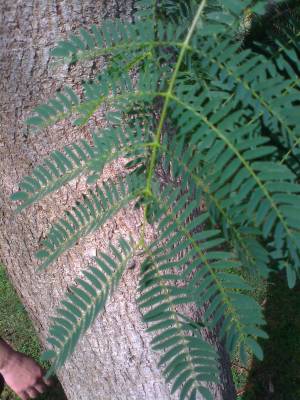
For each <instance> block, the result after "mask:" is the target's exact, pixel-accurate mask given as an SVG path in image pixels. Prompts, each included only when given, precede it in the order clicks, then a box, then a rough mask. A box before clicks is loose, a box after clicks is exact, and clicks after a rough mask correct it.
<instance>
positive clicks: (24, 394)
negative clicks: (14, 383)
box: [17, 392, 29, 400]
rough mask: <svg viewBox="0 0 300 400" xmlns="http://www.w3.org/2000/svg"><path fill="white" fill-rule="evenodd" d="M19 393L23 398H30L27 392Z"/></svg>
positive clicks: (24, 399)
mask: <svg viewBox="0 0 300 400" xmlns="http://www.w3.org/2000/svg"><path fill="white" fill-rule="evenodd" d="M17 395H18V396H19V397H20V399H21V400H28V399H29V396H28V394H27V393H26V392H20V393H17Z"/></svg>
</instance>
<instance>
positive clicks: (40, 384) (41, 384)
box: [34, 380, 47, 393]
mask: <svg viewBox="0 0 300 400" xmlns="http://www.w3.org/2000/svg"><path fill="white" fill-rule="evenodd" d="M34 388H35V389H36V390H37V391H38V392H39V393H44V392H45V390H47V385H46V384H45V383H44V382H43V381H42V380H40V381H39V382H38V383H36V384H35V385H34Z"/></svg>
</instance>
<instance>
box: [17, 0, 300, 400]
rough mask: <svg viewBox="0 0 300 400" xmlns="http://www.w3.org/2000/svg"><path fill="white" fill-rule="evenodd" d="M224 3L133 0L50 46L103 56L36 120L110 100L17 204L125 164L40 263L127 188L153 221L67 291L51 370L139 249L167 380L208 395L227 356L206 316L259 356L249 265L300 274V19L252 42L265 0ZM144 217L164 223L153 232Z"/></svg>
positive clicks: (82, 118) (146, 308) (264, 272)
mask: <svg viewBox="0 0 300 400" xmlns="http://www.w3.org/2000/svg"><path fill="white" fill-rule="evenodd" d="M221 3H222V4H220V3H219V2H218V1H205V0H202V1H201V2H197V1H190V2H181V1H179V2H176V1H172V0H165V1H158V2H156V1H153V2H148V1H138V2H137V10H136V14H135V17H134V22H133V23H128V22H123V21H121V20H115V21H106V22H105V23H103V25H102V26H101V27H100V28H99V27H95V26H92V27H91V29H88V30H84V29H81V30H80V34H79V35H76V36H75V35H71V36H70V38H69V39H67V40H64V41H61V42H59V43H58V45H57V47H56V48H54V50H53V52H52V55H53V56H54V57H55V58H57V59H58V61H59V62H65V63H77V62H83V63H84V62H85V60H89V59H96V58H99V57H101V58H104V60H105V61H106V63H105V65H106V68H105V69H104V71H101V73H100V72H99V74H98V75H96V76H95V79H94V80H92V81H89V82H85V83H83V93H84V96H83V98H81V99H80V98H79V96H78V95H77V94H76V93H75V92H74V91H73V89H71V88H65V89H64V90H62V91H61V92H59V93H57V94H56V96H55V97H54V98H52V99H50V100H49V101H48V102H47V103H46V104H44V105H42V106H39V107H37V108H36V109H35V114H34V115H33V117H31V118H30V119H29V120H28V121H27V122H28V123H29V124H30V125H32V126H33V127H35V128H43V127H46V126H49V125H52V124H55V123H58V122H60V121H62V120H63V119H65V118H68V117H70V116H73V115H75V120H74V124H76V125H82V124H85V123H86V122H87V121H88V119H89V118H90V117H91V116H92V115H93V114H94V113H95V112H96V111H97V110H98V109H99V107H102V106H105V107H106V108H109V109H113V110H114V111H109V112H108V113H107V122H108V128H107V129H105V130H103V131H100V132H96V133H94V134H93V135H92V140H91V141H90V142H87V141H85V140H83V141H81V143H74V144H72V145H70V146H68V147H65V148H64V150H63V151H62V152H59V151H54V152H53V153H52V154H50V156H49V157H48V158H47V159H45V160H44V162H43V163H42V164H41V165H39V166H37V167H36V168H35V169H34V170H33V172H32V175H31V176H28V177H25V178H23V180H22V182H21V183H20V191H18V192H16V193H15V194H14V195H13V196H12V199H13V200H16V201H18V209H19V210H22V209H24V208H26V207H28V206H29V205H31V204H33V203H34V202H36V201H38V200H40V199H42V198H43V197H44V196H46V195H48V194H49V193H51V192H53V191H55V190H57V189H58V188H60V187H61V186H62V185H64V184H65V183H67V182H69V181H70V180H72V179H74V178H75V177H77V176H78V175H80V174H85V175H86V176H87V182H88V183H90V184H93V183H95V182H96V181H97V180H98V178H99V177H101V172H102V170H103V168H104V166H105V165H106V164H107V163H109V162H111V161H112V160H113V159H118V158H119V157H125V158H127V159H128V164H127V168H128V174H127V176H126V177H125V178H124V177H123V176H122V177H119V178H118V179H117V181H116V182H104V183H103V184H102V186H101V188H100V187H98V186H96V188H94V189H90V190H89V192H88V193H87V194H84V195H83V199H82V201H81V202H78V203H77V204H76V205H75V206H74V207H73V208H72V211H66V213H65V215H64V217H61V218H59V219H58V221H57V222H56V223H55V224H54V225H53V226H52V228H51V229H50V231H49V233H48V234H47V235H46V237H45V239H44V240H42V242H41V248H40V249H39V251H38V252H37V257H38V258H39V259H41V260H42V264H41V267H40V268H46V267H47V266H48V265H49V264H50V263H51V262H53V261H54V260H56V259H57V258H58V257H59V256H60V255H61V254H62V253H63V252H65V251H67V250H68V249H70V247H71V246H73V245H74V244H75V243H76V242H77V241H78V239H80V238H82V237H84V236H86V235H88V234H89V233H91V232H92V231H94V230H96V229H99V228H101V226H102V225H103V224H104V223H105V222H106V221H108V220H110V219H111V218H113V216H114V215H115V213H116V212H118V211H119V210H120V209H121V208H124V207H126V206H127V205H128V204H129V203H132V201H135V205H136V207H141V208H143V211H144V213H143V215H144V220H143V229H142V231H141V236H140V240H139V241H138V242H137V243H132V244H131V245H130V248H131V249H132V250H130V249H129V246H128V244H125V243H126V242H125V241H124V239H121V241H120V243H119V244H118V245H115V246H114V245H113V244H111V250H112V253H111V254H110V255H108V254H104V253H101V258H99V259H96V263H97V267H90V268H89V269H88V270H86V271H85V272H83V275H84V279H77V280H76V282H75V283H74V285H73V286H72V287H71V289H70V293H68V294H67V295H66V300H63V301H62V306H61V307H60V308H59V309H58V310H57V312H56V316H55V317H54V319H53V325H52V328H51V329H50V337H49V339H48V341H49V344H50V345H51V349H50V350H49V351H48V352H46V354H45V357H46V358H47V359H50V360H52V361H53V366H52V368H51V370H50V373H52V372H53V371H55V370H57V369H58V368H60V367H61V366H62V365H63V363H64V362H65V360H66V359H67V357H68V356H69V355H70V354H71V353H72V352H73V351H74V349H75V346H76V343H77V342H78V340H79V338H80V336H81V335H82V334H83V333H84V332H85V330H86V329H87V328H88V327H89V326H90V325H91V324H92V322H93V321H94V320H95V318H96V316H97V315H98V313H99V312H100V311H101V310H102V309H103V306H104V304H105V302H106V300H107V297H108V295H109V294H111V293H112V291H113V290H114V289H115V287H116V286H117V284H118V282H119V280H120V277H121V275H122V273H123V272H124V270H125V266H126V263H127V262H128V261H129V259H130V258H131V257H133V256H134V254H135V251H137V250H138V251H139V252H143V253H144V262H143V264H142V266H141V279H140V286H139V289H140V292H141V293H140V297H139V299H138V301H139V304H140V307H141V309H142V311H143V313H144V319H145V321H146V322H147V324H148V327H149V328H148V329H149V331H151V332H153V333H154V339H153V341H152V347H153V349H154V350H158V351H163V352H164V354H163V355H162V358H161V361H160V365H162V366H163V372H164V375H165V377H166V380H167V381H168V382H169V381H172V392H175V391H176V390H180V398H181V399H186V398H187V399H195V398H196V397H197V395H198V394H199V395H202V396H203V397H204V398H207V399H209V398H211V394H210V393H209V390H208V389H207V383H208V382H215V381H216V380H217V379H218V360H217V354H216V352H215V349H214V348H212V346H211V345H210V344H208V343H206V342H205V341H204V340H203V339H202V336H201V330H202V329H203V328H204V327H205V328H206V329H208V330H209V331H211V332H213V333H214V334H215V332H217V334H218V336H219V339H220V340H223V341H224V343H225V344H226V348H227V350H228V352H229V353H230V354H231V355H233V354H236V352H237V351H238V352H239V353H240V358H241V359H242V360H243V361H244V362H245V363H246V362H247V354H248V353H249V352H252V353H253V354H254V355H255V356H256V357H257V358H258V359H262V358H263V352H262V348H261V347H260V345H259V344H258V342H257V340H258V338H263V339H266V338H267V337H268V336H267V334H266V333H265V332H264V330H263V326H264V324H265V322H264V318H263V315H262V310H261V308H260V306H259V305H258V303H257V302H256V300H255V299H254V297H253V288H252V287H251V286H250V285H249V284H248V283H246V281H245V280H244V279H243V278H242V275H243V273H246V272H247V274H252V275H253V276H262V277H264V278H267V277H268V274H269V271H271V270H273V271H280V270H284V271H285V272H286V275H287V281H288V285H289V286H290V287H293V286H294V285H295V283H296V278H297V275H298V274H299V267H300V230H299V223H300V218H299V215H300V212H299V211H300V201H299V192H300V185H299V184H298V172H299V144H300V138H299V125H300V118H299V111H298V106H299V100H298V98H299V70H298V67H297V64H298V63H299V43H298V32H297V31H296V30H295V29H290V28H289V29H288V31H285V30H284V28H283V29H282V30H280V35H279V36H278V39H276V38H275V39H274V40H273V41H267V42H266V43H265V42H264V43H263V44H262V43H259V42H258V43H256V42H255V41H254V40H252V39H250V38H251V35H252V33H253V32H252V31H251V24H252V23H253V26H255V24H256V21H263V19H264V18H266V17H268V15H269V14H268V12H267V14H265V7H264V2H263V1H256V2H252V1H251V0H244V1H240V0H239V1H236V0H226V1H222V2H221ZM278 7H281V4H280V2H279V6H278ZM280 9H281V8H280ZM283 32H286V35H288V40H282V35H283ZM115 110H116V111H115ZM133 121H135V122H133ZM161 176H167V179H165V180H163V181H162V180H161ZM166 199H167V202H166ZM201 203H202V204H204V205H205V210H202V211H201V210H200V208H199V207H200V204H201ZM147 223H156V226H157V239H156V240H155V241H154V242H153V243H147V242H146V239H145V225H146V224H147ZM195 307H202V308H204V309H205V312H204V315H203V317H202V319H201V321H197V323H196V322H195V321H192V320H191V319H190V318H189V317H188V316H187V315H186V310H187V308H190V309H192V308H195Z"/></svg>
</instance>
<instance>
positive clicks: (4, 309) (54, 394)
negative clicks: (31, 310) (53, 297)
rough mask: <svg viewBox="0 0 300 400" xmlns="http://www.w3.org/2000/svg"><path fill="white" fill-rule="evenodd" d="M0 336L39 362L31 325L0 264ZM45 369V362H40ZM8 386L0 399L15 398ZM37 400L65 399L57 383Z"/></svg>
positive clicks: (38, 348) (12, 399) (38, 350)
mask: <svg viewBox="0 0 300 400" xmlns="http://www.w3.org/2000/svg"><path fill="white" fill-rule="evenodd" d="M0 305H1V306H0V336H1V337H2V338H3V339H4V340H7V341H8V342H9V343H10V344H11V345H12V346H13V347H14V349H15V350H18V351H20V352H22V353H25V354H26V355H28V356H30V357H32V358H34V359H35V360H36V361H38V362H39V357H40V354H41V347H40V343H39V340H38V338H37V335H36V333H35V331H34V328H33V325H32V323H31V321H30V320H29V318H28V315H27V313H26V310H25V308H24V307H23V305H22V303H21V302H20V300H19V298H18V296H17V294H16V292H15V290H14V289H13V287H12V285H11V283H10V282H9V280H8V278H7V275H6V273H5V270H4V268H3V267H2V266H1V265H0ZM41 365H42V367H43V368H45V369H47V367H48V366H47V364H45V363H44V364H43V363H42V364H41ZM17 399H19V397H17V396H16V395H15V394H14V393H13V392H12V391H11V390H9V388H7V387H6V388H5V390H4V392H2V394H1V400H17ZM38 399H39V400H65V399H66V397H65V395H64V393H63V390H62V389H61V387H60V386H59V384H58V383H56V384H55V385H54V387H53V388H51V389H50V390H49V391H48V392H47V393H46V394H43V395H40V396H39V397H38Z"/></svg>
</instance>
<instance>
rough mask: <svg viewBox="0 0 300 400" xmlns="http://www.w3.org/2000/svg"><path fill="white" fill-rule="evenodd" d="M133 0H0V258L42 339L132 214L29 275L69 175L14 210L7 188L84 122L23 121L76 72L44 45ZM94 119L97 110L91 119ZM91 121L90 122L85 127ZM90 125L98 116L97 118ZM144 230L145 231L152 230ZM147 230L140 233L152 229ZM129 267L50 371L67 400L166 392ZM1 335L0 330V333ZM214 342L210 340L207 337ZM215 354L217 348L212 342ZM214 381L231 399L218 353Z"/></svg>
mask: <svg viewBox="0 0 300 400" xmlns="http://www.w3.org/2000/svg"><path fill="white" fill-rule="evenodd" d="M132 9H133V4H132V0H119V1H118V0H109V1H107V0H102V1H101V0H93V1H89V0H68V1H67V0H26V1H25V0H23V1H22V0H15V1H12V0H1V2H0V18H1V21H0V54H1V64H0V72H1V81H0V96H1V98H0V111H1V114H0V115H1V117H0V118H1V120H0V122H1V125H0V126H1V131H0V132H1V133H0V188H1V189H0V221H1V227H0V260H1V262H2V263H3V264H4V265H5V266H6V268H7V270H8V273H9V276H10V278H11V280H12V282H13V284H14V286H15V288H16V289H17V291H18V293H19V295H20V297H21V299H22V301H23V303H24V305H25V306H26V308H27V310H28V312H29V314H30V316H31V318H32V320H33V322H34V324H35V327H36V329H37V331H38V334H39V336H40V338H41V340H42V342H43V343H45V337H46V334H47V329H48V324H49V317H50V316H51V315H53V310H54V308H55V307H56V306H57V305H58V303H59V300H60V299H61V297H62V296H63V294H64V292H65V290H66V288H67V286H68V285H69V284H70V283H71V282H72V281H73V278H74V276H76V275H77V274H78V273H79V271H80V270H81V269H82V267H84V266H85V265H86V263H87V260H88V258H89V257H90V256H91V255H95V253H96V250H95V249H96V247H97V248H98V249H100V248H102V249H103V248H105V247H106V246H107V243H108V241H109V240H111V239H114V238H117V237H119V236H120V234H123V235H124V234H125V235H126V234H127V235H128V233H129V232H130V233H131V235H132V236H133V237H137V236H138V230H139V226H140V215H139V213H137V212H136V211H133V210H128V211H127V212H126V214H125V212H123V211H122V212H120V213H119V214H118V215H117V216H116V218H115V219H114V223H110V224H107V226H105V227H104V229H103V230H102V231H101V232H100V233H96V234H94V235H91V236H90V237H89V238H87V239H86V240H84V241H83V240H82V241H80V242H79V244H78V245H76V246H75V248H74V249H73V250H72V251H70V252H69V253H68V254H67V255H65V256H62V257H60V259H59V261H58V262H57V263H55V264H54V265H53V266H51V267H50V268H49V269H48V271H46V272H45V273H40V274H37V273H36V260H35V259H34V257H33V254H34V252H35V250H36V249H37V247H38V241H39V239H40V238H41V237H42V235H44V234H45V233H46V232H47V230H48V228H49V226H50V224H51V223H52V222H53V221H54V220H55V219H56V218H57V216H59V215H60V214H61V212H62V210H63V209H64V208H65V207H66V206H70V205H71V204H73V203H74V201H75V200H76V199H78V198H79V197H80V195H79V190H78V188H80V187H82V188H84V187H85V182H84V180H82V179H77V180H76V182H75V183H74V182H72V183H71V184H69V185H67V187H66V188H64V189H61V190H59V191H58V192H56V193H55V194H53V195H51V196H50V197H48V198H47V199H45V200H43V201H41V202H40V203H38V204H37V205H35V206H32V207H30V208H29V209H28V210H26V211H25V212H23V213H21V214H20V215H16V214H14V212H13V209H12V204H11V202H10V200H9V196H10V195H11V194H12V192H13V191H15V190H16V189H17V187H18V186H17V184H18V182H19V181H20V179H21V177H22V176H24V175H26V174H29V173H30V171H31V170H32V167H33V165H36V164H37V163H38V162H40V161H41V160H42V159H43V157H45V156H46V155H47V154H49V152H50V151H52V150H54V149H57V148H58V149H59V148H60V149H62V148H63V146H64V145H66V144H69V143H71V142H73V141H75V140H76V139H78V138H80V137H82V135H84V136H85V137H89V131H88V127H87V128H84V129H79V128H74V127H72V126H71V124H70V123H69V122H64V123H60V124H58V125H57V126H56V127H55V128H50V129H45V130H43V131H42V132H40V133H38V134H35V135H32V134H31V133H29V132H27V130H26V127H25V124H24V120H25V118H26V117H28V115H29V113H30V110H32V108H33V107H34V106H35V105H37V104H38V103H40V102H41V101H43V100H45V99H46V98H49V97H50V95H53V93H54V91H55V90H56V89H58V88H60V87H61V86H63V84H65V83H66V82H69V84H75V85H76V82H79V81H80V80H82V79H83V78H84V75H83V74H84V72H83V69H82V67H81V66H75V67H72V68H71V70H70V71H69V70H68V68H66V67H62V68H60V69H59V70H53V68H51V66H50V64H49V50H50V49H51V48H52V47H53V45H54V44H55V42H57V41H58V40H59V39H61V38H64V37H65V36H66V34H67V32H69V31H71V30H74V29H76V28H78V27H79V26H82V25H85V26H87V25H89V24H92V23H100V22H101V20H102V19H103V18H107V17H120V16H121V17H124V18H131V14H132ZM100 120H101V118H100ZM95 121H96V120H93V121H91V122H90V124H89V125H90V127H93V126H94V125H95V123H96V122H95ZM97 121H98V122H97V123H99V118H98V120H97ZM121 170H122V162H116V163H114V164H113V165H111V166H109V167H108V168H106V170H105V176H106V177H108V176H109V177H113V176H115V175H117V174H118V173H120V171H121ZM152 233H153V232H152ZM152 233H151V232H150V233H149V235H151V234H152ZM137 279H138V268H135V269H130V270H128V271H127V273H126V276H125V277H124V279H123V281H122V283H121V286H120V288H119V290H118V291H117V293H116V294H115V295H114V297H113V299H111V301H110V302H109V305H108V306H107V308H106V312H105V313H104V315H103V316H101V317H100V318H98V319H97V321H96V323H95V324H94V326H93V327H92V328H91V329H90V330H89V331H88V332H87V334H86V335H85V337H84V338H83V339H82V340H81V343H80V344H79V346H78V348H77V351H76V353H75V355H74V356H73V357H72V358H71V360H70V361H69V362H68V363H67V365H66V366H65V367H64V368H63V370H62V371H61V372H60V373H59V379H60V380H61V383H62V385H63V387H64V390H65V392H66V395H67V396H68V399H69V400H79V399H82V400H92V399H93V400H94V399H99V400H100V399H105V400H109V399H112V400H117V399H121V400H125V399H130V400H135V399H136V400H152V399H159V400H168V399H177V398H178V396H177V395H173V396H171V394H170V390H169V386H168V385H166V384H165V383H164V379H163V377H162V376H161V373H160V371H159V369H158V368H157V367H156V365H157V361H158V355H157V354H155V353H153V352H152V351H151V349H150V345H149V343H150V340H151V337H150V336H149V334H147V333H146V332H145V326H144V325H143V324H142V322H141V318H140V312H139V310H138V308H137V306H136V303H135V296H136V286H137ZM0 334H1V333H0ZM210 340H211V341H212V342H214V343H215V342H216V340H215V338H210ZM220 350H221V353H222V349H221V348H220ZM222 364H223V365H222V367H223V370H222V382H221V385H218V386H214V388H213V390H214V398H215V399H216V400H217V399H220V400H221V399H225V400H232V399H234V398H235V394H234V388H233V385H232V380H231V373H230V368H229V363H228V360H227V358H226V356H224V354H223V357H222Z"/></svg>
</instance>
